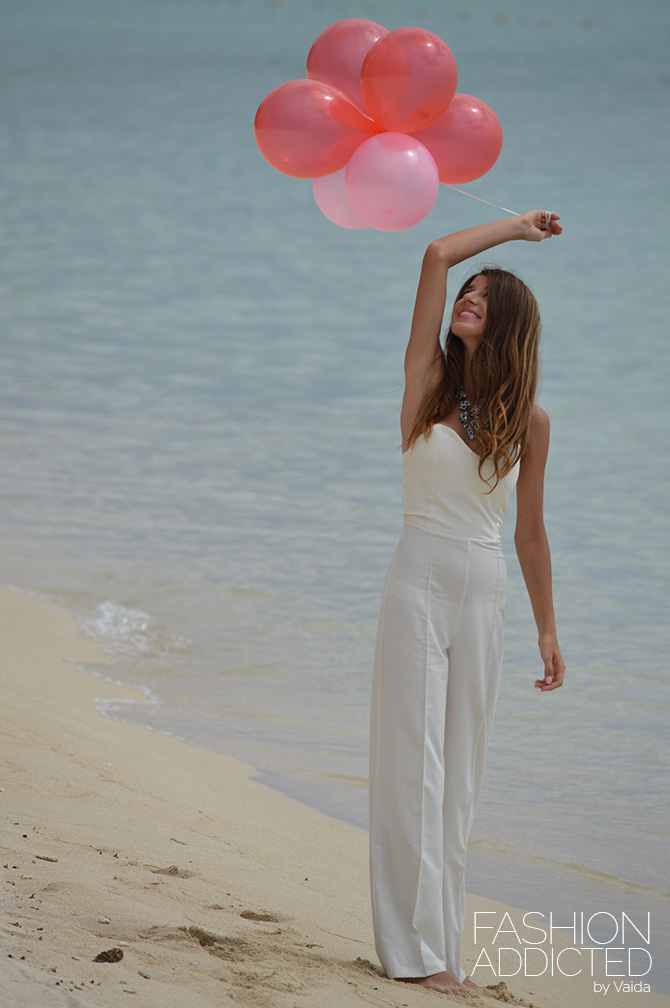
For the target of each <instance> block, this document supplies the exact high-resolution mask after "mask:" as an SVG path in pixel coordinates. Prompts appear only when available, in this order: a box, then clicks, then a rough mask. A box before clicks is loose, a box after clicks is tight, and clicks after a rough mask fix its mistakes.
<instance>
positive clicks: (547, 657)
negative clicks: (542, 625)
mask: <svg viewBox="0 0 670 1008" xmlns="http://www.w3.org/2000/svg"><path fill="white" fill-rule="evenodd" d="M539 645H540V655H541V656H542V661H543V662H544V679H536V681H535V689H539V690H542V692H543V693H544V692H545V691H546V690H553V689H558V687H559V686H562V685H563V676H564V675H565V662H564V661H563V656H562V655H561V649H560V648H559V646H558V641H557V640H556V638H555V637H541V638H540V640H539Z"/></svg>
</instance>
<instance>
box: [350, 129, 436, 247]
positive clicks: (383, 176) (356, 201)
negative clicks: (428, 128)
mask: <svg viewBox="0 0 670 1008" xmlns="http://www.w3.org/2000/svg"><path fill="white" fill-rule="evenodd" d="M345 182H346V191H347V198H348V200H349V203H350V204H351V207H352V209H353V211H354V213H355V214H356V216H357V217H359V218H360V219H361V220H362V221H363V223H364V224H367V225H369V226H370V227H373V228H376V229H377V230H378V231H404V230H405V229H406V228H410V227H414V225H415V224H418V223H419V221H421V220H423V218H424V217H425V216H426V214H428V213H430V211H431V210H432V208H433V205H434V203H435V200H436V199H437V193H438V190H439V187H440V179H439V175H438V172H437V166H436V164H435V161H434V160H433V156H432V154H431V153H430V151H429V150H428V149H427V148H426V147H424V145H423V144H422V143H420V142H419V141H418V140H416V139H415V138H414V137H410V136H407V135H406V134H404V133H380V134H378V135H377V136H374V137H370V139H369V140H366V141H365V142H364V143H362V144H361V145H360V147H358V149H357V150H356V151H355V152H354V154H352V156H351V160H350V161H349V164H348V165H347V170H346V174H345Z"/></svg>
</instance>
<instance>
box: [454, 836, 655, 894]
mask: <svg viewBox="0 0 670 1008" xmlns="http://www.w3.org/2000/svg"><path fill="white" fill-rule="evenodd" d="M470 844H471V845H472V847H473V848H477V849H478V850H480V851H482V852H487V851H488V852H490V853H493V854H498V855H500V856H501V857H522V858H524V859H525V860H526V861H533V862H535V863H536V864H541V865H545V866H552V867H554V868H557V869H563V870H567V871H570V872H575V873H576V874H578V875H587V876H590V877H591V878H592V879H593V880H594V881H596V882H598V881H602V882H612V883H615V884H616V885H623V886H626V887H627V888H629V889H635V890H637V891H638V892H648V893H650V894H654V895H655V896H662V897H664V898H667V896H668V895H670V894H669V893H666V892H664V891H663V890H659V889H657V888H655V887H654V886H650V885H644V884H642V883H639V882H631V881H630V880H629V879H625V878H621V877H620V876H619V875H612V874H611V873H609V872H603V871H600V870H599V869H598V868H591V867H590V866H589V865H585V864H580V863H579V862H576V861H559V860H557V859H556V858H551V857H547V856H546V855H544V854H533V853H531V852H530V851H523V852H522V853H521V852H520V851H519V850H518V848H517V847H515V846H514V845H512V844H505V843H500V842H495V843H492V842H491V841H490V840H484V839H482V838H472V839H471V840H470Z"/></svg>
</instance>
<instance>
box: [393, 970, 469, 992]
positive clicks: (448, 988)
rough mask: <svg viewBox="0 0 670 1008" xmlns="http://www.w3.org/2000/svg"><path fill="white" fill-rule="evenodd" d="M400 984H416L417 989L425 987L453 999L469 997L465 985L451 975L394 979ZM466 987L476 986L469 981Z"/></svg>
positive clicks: (440, 974) (435, 974)
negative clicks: (449, 995) (450, 996)
mask: <svg viewBox="0 0 670 1008" xmlns="http://www.w3.org/2000/svg"><path fill="white" fill-rule="evenodd" d="M395 979H396V980H399V981H400V982H401V983H411V984H417V985H418V986H419V987H427V988H428V989H429V990H434V991H439V993H440V994H451V995H452V996H453V997H470V996H471V995H470V991H469V990H467V989H466V987H465V984H462V983H461V981H460V980H457V979H456V977H455V976H452V974H451V973H447V972H446V971H445V972H444V973H433V974H432V975H431V976H426V977H396V978H395ZM468 986H472V987H476V986H477V985H476V984H474V983H473V982H472V980H471V981H470V984H468Z"/></svg>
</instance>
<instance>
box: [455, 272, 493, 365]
mask: <svg viewBox="0 0 670 1008" xmlns="http://www.w3.org/2000/svg"><path fill="white" fill-rule="evenodd" d="M488 286H489V282H488V277H485V276H482V274H479V275H478V276H476V277H475V278H474V279H473V280H472V281H471V282H470V283H469V284H468V286H467V287H466V288H465V290H464V291H463V293H462V294H461V296H460V297H459V298H458V300H457V301H456V303H455V304H454V310H453V312H452V313H451V331H452V332H453V333H454V335H455V336H458V337H459V338H460V339H462V340H463V342H464V343H466V344H468V343H470V344H471V345H472V346H473V347H474V346H476V345H477V343H479V341H480V339H481V338H482V336H483V334H484V326H485V324H486V299H487V294H488Z"/></svg>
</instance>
